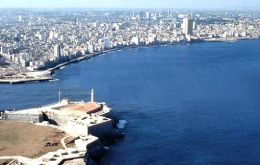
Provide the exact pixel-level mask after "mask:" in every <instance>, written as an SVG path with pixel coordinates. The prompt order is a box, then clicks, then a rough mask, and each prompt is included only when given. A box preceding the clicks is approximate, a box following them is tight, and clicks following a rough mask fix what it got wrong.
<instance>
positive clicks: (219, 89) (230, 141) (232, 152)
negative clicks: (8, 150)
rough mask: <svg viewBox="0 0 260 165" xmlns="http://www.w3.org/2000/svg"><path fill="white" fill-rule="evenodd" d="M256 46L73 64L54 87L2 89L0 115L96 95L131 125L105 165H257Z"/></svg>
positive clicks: (215, 46)
mask: <svg viewBox="0 0 260 165" xmlns="http://www.w3.org/2000/svg"><path fill="white" fill-rule="evenodd" d="M259 44H260V41H256V40H253V41H238V42H232V43H231V42H214V43H208V42H206V43H196V44H180V45H173V46H166V47H157V48H139V49H131V50H125V51H120V52H113V53H109V54H106V55H102V56H99V57H97V58H93V59H91V60H88V61H83V62H81V63H78V64H73V65H70V66H67V67H65V68H64V69H62V70H60V71H57V72H56V74H55V76H54V77H55V78H56V79H58V81H52V82H44V83H29V84H20V85H0V109H7V108H12V109H13V108H16V109H23V108H28V107H37V106H40V105H45V104H49V103H53V102H56V101H58V91H59V89H60V90H61V91H62V97H63V98H70V99H72V100H88V99H89V96H90V95H89V94H90V89H92V88H94V89H95V93H96V100H97V101H105V102H106V103H107V104H108V105H109V106H110V107H112V108H113V110H114V111H115V112H116V113H117V115H118V116H119V117H120V118H121V119H124V120H127V121H128V124H127V126H126V129H125V132H126V133H127V135H126V137H125V139H124V140H122V141H118V142H117V143H116V144H114V145H112V146H110V150H109V152H108V153H107V154H106V156H105V157H104V158H103V159H102V161H101V164H102V165H143V164H151V165H152V164H153V165H155V164H156V165H157V164H158V165H161V164H162V165H165V164H184V165H186V164H198V165H200V164H216V165H219V164H228V165H229V164H234V165H237V164H250V165H251V164H260V156H259V155H260V49H259Z"/></svg>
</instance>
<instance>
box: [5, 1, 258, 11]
mask: <svg viewBox="0 0 260 165" xmlns="http://www.w3.org/2000/svg"><path fill="white" fill-rule="evenodd" d="M108 2H109V3H108ZM0 8H158V9H162V8H176V9H231V10H247V9H254V10H260V1H258V0H248V1H247V3H245V2H244V0H218V1H217V2H216V1H215V2H214V3H208V1H207V0H196V1H195V0H184V1H178V0H171V1H169V0H161V1H155V0H152V1H148V0H142V1H138V0H132V1H123V0H109V1H106V0H74V1H69V0H66V1H64V0H44V1H35V0H9V1H3V2H1V4H0Z"/></svg>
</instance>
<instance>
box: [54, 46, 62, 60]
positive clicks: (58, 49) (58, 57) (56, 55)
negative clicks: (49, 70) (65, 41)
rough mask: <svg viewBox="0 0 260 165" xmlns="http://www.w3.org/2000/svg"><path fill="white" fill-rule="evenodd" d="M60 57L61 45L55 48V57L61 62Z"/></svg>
mask: <svg viewBox="0 0 260 165" xmlns="http://www.w3.org/2000/svg"><path fill="white" fill-rule="evenodd" d="M60 55H61V50H60V44H57V45H55V46H54V57H55V58H56V59H57V60H58V61H60Z"/></svg>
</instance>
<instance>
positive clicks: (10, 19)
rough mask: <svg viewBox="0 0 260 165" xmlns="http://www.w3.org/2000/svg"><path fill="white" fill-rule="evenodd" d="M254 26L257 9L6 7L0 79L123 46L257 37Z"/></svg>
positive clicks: (259, 21) (0, 23)
mask: <svg viewBox="0 0 260 165" xmlns="http://www.w3.org/2000/svg"><path fill="white" fill-rule="evenodd" d="M259 27H260V17H259V13H257V12H237V11H236V12H210V13H208V12H181V11H178V12H176V11H171V10H162V11H152V10H145V11H141V10H134V11H129V10H119V11H109V10H108V11H106V10H99V11H94V10H93V11H92V10H90V11H87V10H86V11H85V10H79V11H74V10H72V9H71V10H69V11H63V10H61V9H60V10H57V11H53V10H44V9H42V10H38V11H36V10H30V9H28V10H26V9H23V10H22V9H21V10H15V11H14V10H12V9H6V11H5V12H2V13H1V15H0V28H1V32H0V47H1V50H0V54H1V55H0V66H1V68H0V78H1V80H4V82H5V80H12V79H17V78H21V79H27V78H35V77H36V78H37V77H38V78H44V79H45V78H46V77H47V79H48V80H49V78H50V77H49V74H50V73H49V72H47V73H46V72H44V73H43V72H34V71H37V70H46V69H49V70H50V68H53V67H56V66H57V65H59V64H63V63H65V62H69V61H71V60H77V59H78V58H82V57H86V56H87V57H91V56H93V55H95V54H97V53H104V52H106V51H110V50H111V51H112V50H116V49H122V48H127V47H137V46H153V45H164V44H175V43H188V42H203V41H235V40H238V39H259V37H260V28H259ZM36 80H37V79H36Z"/></svg>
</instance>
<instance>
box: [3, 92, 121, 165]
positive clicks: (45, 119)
mask: <svg viewBox="0 0 260 165" xmlns="http://www.w3.org/2000/svg"><path fill="white" fill-rule="evenodd" d="M0 119H2V120H7V121H18V122H30V123H34V124H38V125H43V126H46V127H54V128H57V129H59V130H62V131H64V132H65V133H66V134H67V135H68V136H67V137H64V138H63V139H62V140H61V144H62V146H63V148H64V149H59V150H57V151H56V152H49V153H47V154H45V155H42V156H41V157H38V158H34V159H30V158H26V157H19V156H16V157H8V156H5V157H1V156H0V159H14V160H15V161H14V164H19V163H20V164H28V165H29V164H32V165H34V164H37V165H40V164H41V165H47V164H50V165H52V164H53V165H56V164H63V163H64V162H66V161H73V159H78V158H84V160H85V162H86V164H95V163H94V161H93V160H92V158H95V157H99V156H100V155H101V154H102V153H103V152H104V146H103V145H102V143H101V142H100V139H99V138H101V139H103V138H105V137H113V138H116V137H122V136H123V135H124V134H122V133H121V134H120V133H119V131H117V130H116V129H115V123H116V122H117V121H116V120H115V118H114V116H113V114H112V111H111V108H109V107H108V106H107V105H106V104H105V103H98V102H95V101H94V91H93V90H92V92H91V101H89V102H84V101H81V102H71V101H69V100H67V99H64V100H61V101H59V102H58V103H55V104H51V105H47V106H44V107H40V108H33V109H26V110H21V111H5V112H4V113H2V115H1V118H0ZM68 137H74V140H73V143H74V145H73V147H68V146H66V142H65V139H66V138H68ZM45 145H48V144H45ZM49 145H50V144H49Z"/></svg>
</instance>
